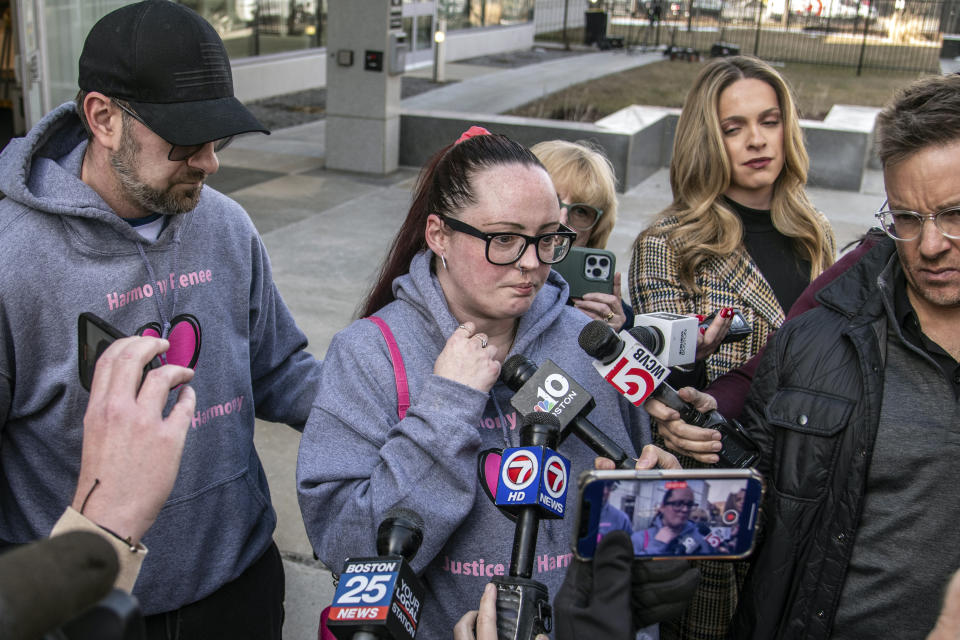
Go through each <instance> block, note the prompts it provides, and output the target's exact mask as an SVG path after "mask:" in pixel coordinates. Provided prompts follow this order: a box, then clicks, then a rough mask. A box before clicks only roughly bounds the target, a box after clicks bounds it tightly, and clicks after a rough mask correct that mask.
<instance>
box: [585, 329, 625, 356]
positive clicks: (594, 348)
mask: <svg viewBox="0 0 960 640" xmlns="http://www.w3.org/2000/svg"><path fill="white" fill-rule="evenodd" d="M577 340H578V342H579V343H580V348H581V349H583V350H584V351H586V352H587V354H589V355H590V357H592V358H594V359H596V360H606V359H607V358H609V357H610V356H612V355H614V354H616V352H617V350H618V349H619V346H620V345H619V344H618V343H619V342H620V338H619V337H617V333H616V332H615V331H614V330H613V329H611V328H610V327H608V326H607V323H605V322H604V321H603V320H591V321H590V322H589V323H587V326H585V327H584V328H583V329H582V330H581V331H580V337H579V338H578V339H577Z"/></svg>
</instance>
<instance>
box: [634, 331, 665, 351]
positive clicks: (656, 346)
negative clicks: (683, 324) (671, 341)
mask: <svg viewBox="0 0 960 640" xmlns="http://www.w3.org/2000/svg"><path fill="white" fill-rule="evenodd" d="M627 333H629V334H630V335H631V336H633V337H634V339H635V340H636V341H637V342H639V343H640V344H642V345H643V346H644V348H646V349H648V350H650V351H652V352H653V353H660V352H661V351H662V350H663V343H662V340H661V339H660V338H659V337H658V336H657V334H656V333H654V332H653V330H652V328H651V327H643V326H639V327H631V328H630V329H629V331H628V332H627Z"/></svg>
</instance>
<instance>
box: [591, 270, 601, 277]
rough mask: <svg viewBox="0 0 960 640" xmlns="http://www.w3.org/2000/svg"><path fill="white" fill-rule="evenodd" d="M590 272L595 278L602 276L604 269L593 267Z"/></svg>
mask: <svg viewBox="0 0 960 640" xmlns="http://www.w3.org/2000/svg"><path fill="white" fill-rule="evenodd" d="M590 274H591V275H592V276H593V277H594V278H600V277H602V276H603V270H601V269H591V270H590Z"/></svg>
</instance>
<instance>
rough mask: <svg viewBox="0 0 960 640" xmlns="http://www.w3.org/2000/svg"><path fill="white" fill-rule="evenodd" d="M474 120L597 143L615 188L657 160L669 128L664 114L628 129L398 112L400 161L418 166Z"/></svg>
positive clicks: (515, 131) (529, 141)
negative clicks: (613, 173)
mask: <svg viewBox="0 0 960 640" xmlns="http://www.w3.org/2000/svg"><path fill="white" fill-rule="evenodd" d="M474 124H477V125H480V126H482V127H486V128H487V129H490V130H491V131H495V132H496V133H502V134H504V135H507V136H509V137H511V138H513V139H514V140H516V141H517V142H520V143H521V144H524V145H527V146H530V145H533V144H536V143H537V142H541V141H543V140H554V139H559V140H570V141H577V140H589V141H591V142H593V143H595V144H597V145H599V146H600V147H602V148H603V150H604V152H605V153H606V154H607V157H608V158H610V161H611V162H612V163H613V167H614V170H615V171H616V175H617V178H618V185H617V190H618V191H621V192H623V191H625V190H627V189H629V188H630V187H632V186H634V185H636V184H639V183H640V182H642V181H643V180H644V179H646V178H648V177H649V176H650V175H652V174H653V173H654V172H655V171H656V170H657V169H659V168H660V167H661V166H663V160H662V157H661V147H662V138H663V136H664V135H666V133H667V131H668V130H669V131H672V129H670V122H669V116H667V115H666V114H664V117H662V118H660V119H659V120H658V121H656V122H652V123H650V124H649V126H647V127H645V128H644V129H642V130H640V131H638V132H636V133H633V134H630V133H623V132H618V131H609V130H605V129H603V128H601V127H598V126H596V125H595V124H591V123H584V122H566V121H562V120H541V119H539V118H521V117H518V116H498V115H489V114H473V113H460V112H452V111H408V110H405V111H404V112H403V113H402V114H401V116H400V164H401V165H405V166H412V167H420V166H423V165H424V164H426V162H427V160H428V159H429V158H430V157H431V156H432V155H433V154H434V153H435V152H436V151H437V150H438V149H440V148H441V147H443V146H445V145H447V144H449V143H450V141H451V140H456V139H457V137H458V136H459V135H460V134H461V133H463V132H464V131H465V130H466V129H467V128H469V127H470V126H471V125H474Z"/></svg>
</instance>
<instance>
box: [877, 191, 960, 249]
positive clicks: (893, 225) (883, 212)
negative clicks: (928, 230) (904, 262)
mask: <svg viewBox="0 0 960 640" xmlns="http://www.w3.org/2000/svg"><path fill="white" fill-rule="evenodd" d="M886 206H887V203H886V201H884V203H883V206H882V207H880V211H877V213H876V217H877V219H878V220H879V221H880V226H881V227H883V230H884V231H885V232H886V233H887V235H888V236H890V237H891V238H893V239H894V240H899V241H901V242H910V241H911V240H916V239H917V238H919V237H920V233H921V232H922V231H923V223H924V222H926V221H927V220H933V224H934V226H936V227H937V230H938V231H939V232H940V233H942V234H943V235H944V236H946V237H947V238H950V239H952V240H960V207H948V208H946V209H943V210H942V211H937V212H936V213H928V214H926V215H924V214H922V213H917V212H916V211H907V210H901V209H884V208H883V207H886Z"/></svg>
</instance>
